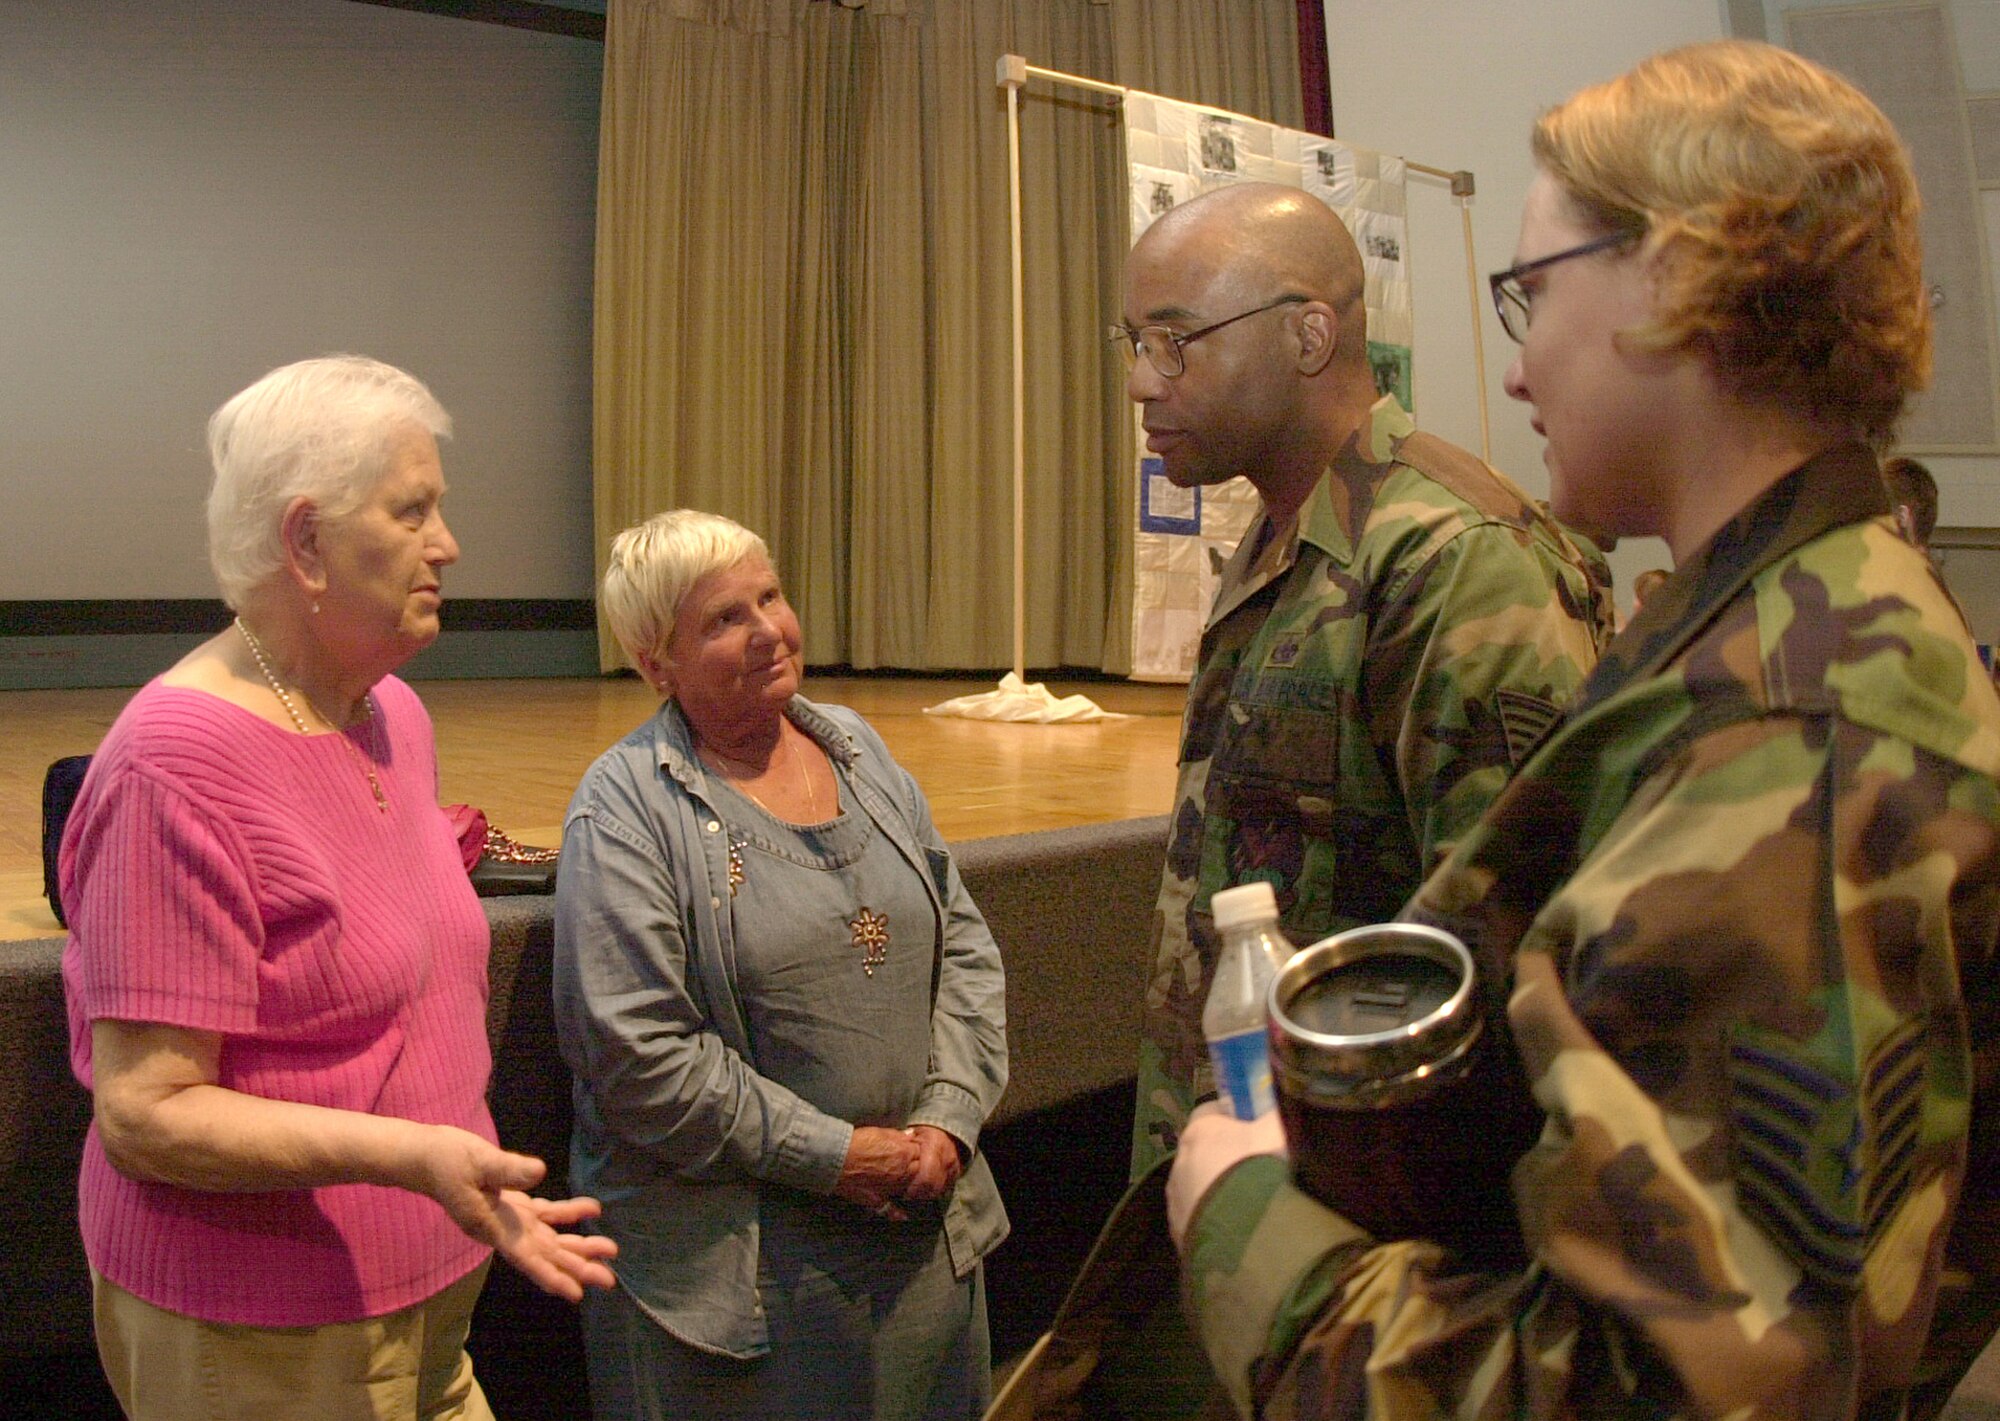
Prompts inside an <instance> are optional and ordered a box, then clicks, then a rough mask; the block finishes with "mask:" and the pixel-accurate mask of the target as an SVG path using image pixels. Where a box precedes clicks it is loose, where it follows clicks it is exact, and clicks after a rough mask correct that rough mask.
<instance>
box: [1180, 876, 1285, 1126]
mask: <svg viewBox="0 0 2000 1421" xmlns="http://www.w3.org/2000/svg"><path fill="white" fill-rule="evenodd" d="M1209 906H1210V909H1211V911H1212V912H1213V913H1214V914H1215V928H1216V931H1217V932H1218V933H1220V934H1221V935H1222V952H1221V954H1220V955H1219V956H1218V958H1217V959H1216V963H1215V980H1214V981H1213V982H1212V983H1210V985H1209V989H1208V1001H1207V1002H1206V1003H1205V1004H1204V1005H1203V1007H1202V1011H1201V1032H1202V1035H1204V1036H1206V1037H1207V1038H1208V1057H1209V1061H1210V1063H1211V1064H1212V1065H1213V1066H1214V1067H1215V1084H1216V1090H1217V1093H1218V1094H1219V1095H1220V1096H1221V1098H1222V1101H1223V1103H1224V1104H1225V1105H1227V1106H1228V1107H1229V1112H1230V1114H1232V1115H1234V1116H1235V1117H1236V1118H1237V1119H1238V1120H1255V1119H1256V1118H1257V1117H1258V1116H1259V1115H1262V1114H1263V1113H1264V1112H1265V1111H1267V1110H1272V1109H1275V1108H1276V1106H1277V1097H1276V1095H1275V1094H1273V1092H1272V1089H1271V1056H1270V1050H1269V1046H1268V1044H1267V1041H1266V1038H1265V1010H1264V1001H1265V996H1266V994H1267V993H1268V992H1269V990H1270V986H1271V979H1272V978H1273V977H1275V976H1276V975H1277V974H1278V969H1279V968H1280V967H1282V966H1284V965H1285V960H1286V959H1287V958H1289V957H1290V956H1291V955H1292V946H1291V944H1290V943H1288V942H1286V941H1285V939H1284V936H1283V934H1281V933H1280V932H1279V931H1278V899H1277V896H1276V895H1275V894H1273V893H1272V892H1271V885H1270V884H1268V883H1245V884H1241V885H1239V886H1238V887H1235V888H1225V889H1223V890H1222V891H1221V892H1219V893H1217V894H1216V895H1215V896H1214V897H1213V898H1212V899H1211V900H1210V904H1209Z"/></svg>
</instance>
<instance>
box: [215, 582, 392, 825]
mask: <svg viewBox="0 0 2000 1421" xmlns="http://www.w3.org/2000/svg"><path fill="white" fill-rule="evenodd" d="M236 630H237V631H239V632H241V633H242V635H243V644H244V645H245V646H247V647H249V648H250V657H251V659H252V660H253V661H255V662H256V663H257V669H258V670H259V671H261V672H263V673H264V680H265V681H266V682H268V683H269V684H270V687H271V694H272V695H274V696H276V697H277V698H278V704H279V705H281V706H283V707H284V708H285V714H286V715H288V716H290V717H291V718H292V724H293V725H295V726H297V727H298V729H299V734H301V735H311V734H312V731H311V730H310V729H308V728H307V726H306V718H305V717H304V716H302V715H300V714H299V707H298V702H297V701H294V700H293V699H292V693H291V692H290V691H287V690H286V689H285V683H284V682H283V681H280V680H279V679H278V673H277V672H276V671H274V670H272V669H271V660H270V658H269V657H267V656H266V655H265V654H264V645H263V643H262V642H260V641H258V640H257V638H256V637H255V636H253V635H252V634H251V632H250V628H249V627H248V626H246V625H245V624H244V621H243V619H242V618H241V617H238V618H237V619H236ZM299 698H300V700H303V701H304V702H305V703H306V705H307V706H308V707H309V708H310V709H311V710H312V713H313V714H314V715H316V716H318V717H319V719H320V723H321V724H322V725H324V726H325V727H326V728H327V729H328V730H330V731H332V732H333V734H334V737H335V738H336V739H337V740H339V741H340V743H341V744H343V745H345V746H346V747H347V753H348V754H350V755H352V756H353V757H354V760H355V763H356V764H358V765H360V766H361V773H362V774H364V775H366V776H368V788H369V789H371V790H373V791H374V792H375V807H376V808H377V809H378V810H380V811H381V812H382V813H384V814H387V813H388V812H389V800H388V797H387V796H386V795H384V794H383V793H382V781H380V780H379V779H377V778H375V766H374V764H373V763H372V762H371V761H370V760H369V758H368V757H367V756H366V755H364V754H362V753H361V747H360V746H358V745H356V744H355V743H354V742H353V741H352V740H350V739H348V738H347V734H346V732H344V731H343V730H341V728H340V727H339V726H337V725H335V724H334V723H333V721H332V720H331V719H329V718H328V716H327V714H326V712H325V711H323V710H321V709H320V708H319V707H318V706H316V705H313V701H312V697H311V696H308V695H307V694H306V693H305V690H304V688H301V689H300V691H299ZM361 719H362V720H363V721H364V722H365V723H366V724H367V726H368V736H369V740H370V742H371V743H372V742H373V741H374V738H375V702H374V701H373V700H372V699H370V698H369V697H368V696H366V695H363V696H362V698H361Z"/></svg>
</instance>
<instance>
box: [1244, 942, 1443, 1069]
mask: <svg viewBox="0 0 2000 1421" xmlns="http://www.w3.org/2000/svg"><path fill="white" fill-rule="evenodd" d="M1476 977H1477V973H1476V970H1475V968H1474V966H1473V961H1472V954H1471V953H1470V952H1469V951H1467V950H1466V946H1465V944H1464V943H1462V942H1460V941H1459V940H1458V939H1457V938H1456V937H1454V936H1452V934H1450V933H1448V932H1445V931H1443V930H1441V929H1439V928H1433V927H1430V926H1428V925H1425V924H1422V923H1379V924H1370V925H1367V926H1363V927H1358V928H1350V929H1348V930H1347V931H1346V932H1342V933H1335V934H1334V935H1333V936H1332V937H1328V938H1322V939H1321V940H1320V941H1318V942H1316V943H1313V944H1312V945H1311V946H1310V947H1304V948H1301V949H1300V950H1299V951H1298V952H1296V953H1295V954H1293V956H1292V958H1291V960H1290V961H1289V962H1287V963H1286V964H1285V966H1284V967H1283V968H1282V969H1280V971H1279V972H1278V974H1277V976H1276V977H1274V978H1273V979H1272V981H1271V986H1270V995H1269V997H1268V999H1267V1002H1266V1005H1267V1008H1268V1011H1269V1017H1270V1024H1271V1031H1270V1036H1271V1054H1272V1063H1273V1065H1274V1066H1278V1067H1280V1068H1281V1069H1282V1070H1284V1071H1285V1072H1287V1073H1288V1074H1291V1075H1293V1076H1295V1077H1297V1078H1299V1079H1300V1080H1301V1081H1302V1082H1306V1083H1310V1084H1311V1085H1312V1086H1313V1087H1315V1088H1316V1090H1315V1093H1319V1092H1321V1091H1324V1092H1326V1093H1330V1094H1334V1095H1339V1094H1344V1093H1348V1092H1353V1091H1366V1090H1370V1089H1377V1088H1381V1087H1384V1086H1386V1085H1389V1084H1391V1083H1396V1082H1403V1081H1408V1080H1410V1079H1412V1078H1414V1079H1418V1080H1420V1079H1422V1078H1423V1077H1424V1076H1426V1075H1428V1074H1429V1073H1431V1072H1434V1071H1438V1070H1440V1069H1443V1068H1446V1067H1449V1066H1451V1065H1453V1064H1455V1063H1456V1062H1457V1061H1458V1060H1459V1059H1460V1058H1462V1057H1463V1056H1464V1055H1465V1053H1466V1052H1467V1050H1468V1049H1469V1048H1470V1046H1471V1044H1472V1042H1473V1040H1474V1039H1475V1038H1476V1037H1477V1036H1478V1034H1479V1029H1480V1020H1479V1010H1478V1003H1477V1001H1476V999H1475V997H1474V989H1475V986H1476Z"/></svg>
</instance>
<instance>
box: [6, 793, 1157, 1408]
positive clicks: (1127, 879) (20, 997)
mask: <svg viewBox="0 0 2000 1421" xmlns="http://www.w3.org/2000/svg"><path fill="white" fill-rule="evenodd" d="M1166 831H1167V821H1166V819H1165V818H1164V817H1158V818H1150V819H1134V820H1125V821H1122V822H1119V823H1114V824H1105V825H1098V826H1094V827H1090V828H1082V829H1058V830H1049V831H1044V832H1040V833H1033V834H1018V835H1007V836H1004V837H1000V838H993V839H978V840H972V841H969V842H966V843H963V844H958V845H955V846H954V853H955V855H956V857H957V859H958V863H959V868H960V871H961V872H962V873H963V874H964V877H965V881H966V884H967V886H968V888H969V889H970V891H971V893H972V895H973V898H974V899H975V900H976V901H977V902H978V903H979V904H980V907H981V910H982V911H983V912H984V913H985V914H986V917H987V921H988V922H989V924H991V926H992V928H993V933H994V936H995V938H996V939H997V940H998V941H999V943H1000V947H1001V952H1002V956H1003V958H1004V960H1005V962H1006V965H1007V979H1008V980H1007V1013H1008V1039H1009V1050H1010V1056H1011V1060H1012V1080H1011V1083H1010V1084H1009V1087H1008V1090H1007V1095H1006V1098H1005V1099H1004V1100H1003V1101H1002V1102H1001V1105H1000V1109H999V1111H998V1112H997V1114H996V1116H995V1118H994V1120H993V1122H992V1123H991V1125H990V1126H989V1132H992V1131H1000V1130H1008V1131H1011V1132H1014V1133H1016V1134H1017V1135H1019V1134H1022V1133H1032V1132H1033V1131H1034V1130H1036V1129H1037V1128H1038V1122H1039V1121H1040V1120H1042V1119H1044V1118H1048V1119H1051V1120H1053V1119H1055V1118H1056V1117H1057V1116H1058V1115H1060V1113H1061V1112H1062V1110H1063V1109H1064V1107H1065V1106H1068V1105H1070V1104H1073V1103H1075V1102H1078V1101H1082V1100H1084V1099H1086V1098H1100V1097H1103V1096H1104V1095H1105V1093H1106V1092H1107V1091H1110V1090H1114V1089H1115V1088H1116V1087H1118V1086H1119V1085H1121V1084H1122V1083H1128V1082H1129V1079H1130V1077H1131V1075H1132V1072H1133V1069H1134V1065H1135V1063H1136V1060H1137V1056H1138V1024H1139V1008H1140V994H1141V992H1142V991H1143V989H1144V982H1145V975H1146V969H1147V966H1148V962H1149V959H1150V944H1151V941H1152V913H1153V900H1154V895H1155V893H1156V892H1157V890H1158V887H1159V876H1160V864H1161V860H1162V857H1163V855H1164V852H1165V845H1166ZM485 907H486V911H487V917H488V920H489V922H490V923H491V925H492V930H493V957H492V964H491V976H492V1000H491V1003H490V1005H489V1008H488V1016H487V1027H488V1032H489V1034H490V1036H491V1038H492V1042H493V1053H494V1070H493V1084H492V1089H491V1099H492V1104H493V1114H494V1119H495V1121H496V1122H497V1124H498V1125H499V1129H500V1138H501V1140H502V1141H503V1142H504V1143H505V1144H506V1145H507V1146H508V1147H509V1148H511V1149H517V1150H523V1151H526V1152H528V1153H532V1154H538V1155H540V1156H542V1157H543V1158H545V1159H546V1160H548V1162H549V1167H550V1181H551V1186H552V1187H559V1186H560V1185H561V1183H562V1181H563V1180H564V1178H565V1176H566V1174H567V1169H568V1164H567V1162H568V1158H569V1123H570V1103H569V1073H568V1072H567V1070H566V1069H565V1068H564V1066H563V1063H562V1060H561V1058H560V1057H559V1056H558V1055H557V1053H556V1049H555V1027H554V1021H553V1018H552V1015H551V1012H550V1007H549V951H550V944H551V923H550V915H549V900H548V899H547V898H543V897H521V898H491V899H487V900H485ZM61 953H62V940H61V939H59V938H45V939H38V940H34V941H30V942H13V943H0V1229H4V1230H5V1237H6V1240H7V1244H6V1247H5V1249H4V1250H3V1251H0V1357H8V1358H14V1359H27V1358H40V1359H42V1360H43V1362H44V1363H47V1364H51V1365H53V1364H55V1362H56V1361H57V1359H63V1360H64V1361H65V1362H66V1363H67V1364H70V1365H75V1366H77V1367H78V1369H79V1374H80V1375H87V1374H88V1373H89V1372H90V1370H91V1367H93V1366H94V1363H92V1362H89V1361H88V1360H87V1359H89V1358H90V1357H91V1355H92V1342H91V1333H90V1288H89V1279H88V1275H87V1273H86V1271H85V1266H84V1260H83V1250H82V1247H81V1245H80V1243H79V1242H78V1239H77V1230H76V1169H77V1159H78V1155H79V1152H80V1150H81V1148H82V1141H83V1133H84V1129H85V1127H86V1126H87V1125H88V1123H89V1116H90V1102H89V1099H88V1097H87V1096H86V1095H85V1093H84V1092H83V1090H82V1089H81V1088H80V1087H79V1086H78V1085H77V1084H76V1082H75V1080H74V1079H73V1078H72V1077H71V1075H70V1072H69V1059H68V1036H67V1030H66V1025H65V1020H64V1011H63V999H62V983H61V972H60V959H61ZM1102 1133H1104V1134H1105V1136H1106V1138H1104V1139H1102V1140H1089V1141H1073V1142H1065V1144H1064V1148H1065V1149H1067V1150H1071V1151H1076V1150H1079V1149H1080V1150H1083V1151H1085V1152H1087V1153H1088V1155H1089V1156H1090V1157H1091V1158H1092V1160H1093V1162H1094V1163H1095V1164H1096V1165H1098V1166H1100V1167H1102V1168H1106V1169H1110V1170H1112V1171H1113V1172H1116V1171H1117V1170H1121V1169H1122V1162H1123V1160H1124V1158H1125V1155H1126V1151H1127V1141H1126V1138H1125V1136H1124V1134H1123V1133H1122V1132H1120V1131H1118V1130H1117V1129H1116V1128H1115V1125H1107V1126H1106V1127H1105V1129H1104V1130H1103V1131H1102ZM1009 1187H1010V1185H1009V1182H1008V1181H1005V1180H1003V1181H1002V1188H1003V1190H1006V1189H1008V1188H1009ZM1023 1187H1031V1182H1027V1181H1024V1182H1023ZM1094 1226H1095V1225H1094V1224H1092V1225H1091V1227H1092V1228H1094ZM1034 1247H1035V1240H1034V1239H1033V1238H1032V1237H1023V1236H1019V1235H1017V1237H1016V1238H1015V1239H1013V1240H1010V1242H1009V1243H1008V1244H1007V1245H1006V1249H1005V1250H1003V1251H1013V1252H1014V1253H1016V1254H1017V1255H1024V1254H1027V1253H1028V1252H1030V1251H1031V1250H1033V1249H1034ZM1058 1300H1059V1299H1058V1298H1055V1297H1051V1298H1049V1299H1047V1306H1048V1307H1049V1308H1050V1309H1052V1308H1053V1307H1054V1305H1055V1302H1056V1301H1058ZM997 1325H998V1322H997V1319H996V1326H997ZM573 1337H574V1321H573V1318H572V1317H571V1315H570V1314H569V1312H568V1310H567V1308H566V1307H565V1306H564V1305H562V1304H558V1303H555V1302H553V1300H549V1299H544V1298H542V1297H541V1296H540V1295H539V1294H536V1293H534V1292H533V1290H532V1289H530V1288H528V1287H527V1285H526V1284H524V1283H522V1282H521V1281H520V1280H519V1279H518V1278H516V1277H514V1276H513V1274H512V1273H511V1272H510V1271H509V1270H506V1269H497V1270H495V1272H494V1274H493V1282H492V1283H491V1284H489V1286H488V1289H487V1295H486V1297H485V1298H484V1299H482V1301H481V1304H480V1311H479V1315H478V1318H477V1320H476V1322H475V1325H474V1332H473V1340H472V1344H471V1345H472V1348H473V1353H474V1357H475V1360H476V1361H477V1362H478V1365H479V1367H480V1369H481V1373H482V1376H483V1377H484V1379H485V1380H486V1383H487V1386H488V1389H489V1391H492V1392H493V1393H494V1400H495V1402H496V1403H499V1402H501V1400H502V1399H503V1396H504V1395H505V1393H506V1391H507V1388H508V1386H509V1384H510V1373H514V1374H516V1375H515V1377H514V1384H517V1385H526V1384H527V1379H530V1378H532V1379H534V1380H536V1381H539V1382H547V1383H552V1384H553V1385H555V1386H557V1387H559V1388H561V1389H562V1390H563V1391H564V1392H565V1393H566V1394H568V1395H569V1397H570V1400H571V1402H572V1403H573V1401H574V1393H573V1388H574V1386H575V1385H576V1384H577V1379H576V1376H575V1374H574V1373H573V1372H572V1371H571V1370H570V1369H569V1368H568V1367H566V1366H564V1365H561V1364H560V1363H556V1362H555V1358H556V1357H559V1356H562V1355H564V1354H566V1353H569V1352H572V1351H573ZM552 1363H554V1364H553V1365H552ZM30 1370H32V1366H30ZM563 1374H566V1375H563ZM80 1408H82V1403H81V1402H80V1401H77V1400H72V1401H71V1402H70V1403H68V1404H66V1406H65V1411H66V1412H67V1414H70V1415H73V1416H86V1415H94V1414H96V1413H94V1412H92V1411H90V1410H88V1409H87V1408H82V1409H80ZM540 1410H541V1408H539V1407H538V1406H536V1405H535V1404H534V1402H533V1400H532V1399H525V1400H523V1401H522V1402H520V1403H519V1404H517V1405H515V1406H509V1407H503V1408H502V1414H505V1415H510V1416H512V1417H515V1418H516V1419H517V1421H523V1419H524V1418H526V1417H529V1416H532V1415H535V1414H539V1412H540ZM106 1414H108V1415H115V1414H116V1413H115V1411H112V1412H109V1413H106ZM548 1414H551V1415H554V1414H564V1413H563V1412H562V1411H561V1410H560V1409H557V1410H554V1411H550V1412H549V1413H548Z"/></svg>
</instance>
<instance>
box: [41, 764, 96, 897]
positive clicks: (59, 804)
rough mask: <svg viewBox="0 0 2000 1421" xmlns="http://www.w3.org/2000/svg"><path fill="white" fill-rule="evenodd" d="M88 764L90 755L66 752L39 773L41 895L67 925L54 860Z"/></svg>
mask: <svg viewBox="0 0 2000 1421" xmlns="http://www.w3.org/2000/svg"><path fill="white" fill-rule="evenodd" d="M89 768H90V756H88V755H65V756H63V757H62V758H61V759H60V760H57V761H56V762H55V763H54V764H52V765H50V766H49V771H48V773H47V774H45V775H43V776H42V896H43V897H45V898H47V899H48V900H49V911H50V912H52V913H54V914H55V915H56V921H57V922H58V923H61V924H62V925H63V926H64V927H68V926H69V919H68V918H66V917H64V916H63V905H62V883H61V882H60V880H59V879H58V878H57V877H56V860H57V859H58V858H59V857H60V856H61V854H62V836H63V826H64V825H65V824H67V823H69V812H70V810H72V809H73V808H75V807H76V794H77V791H78V790H80V789H82V788H83V773H84V771H85V770H88V769H89Z"/></svg>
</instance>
